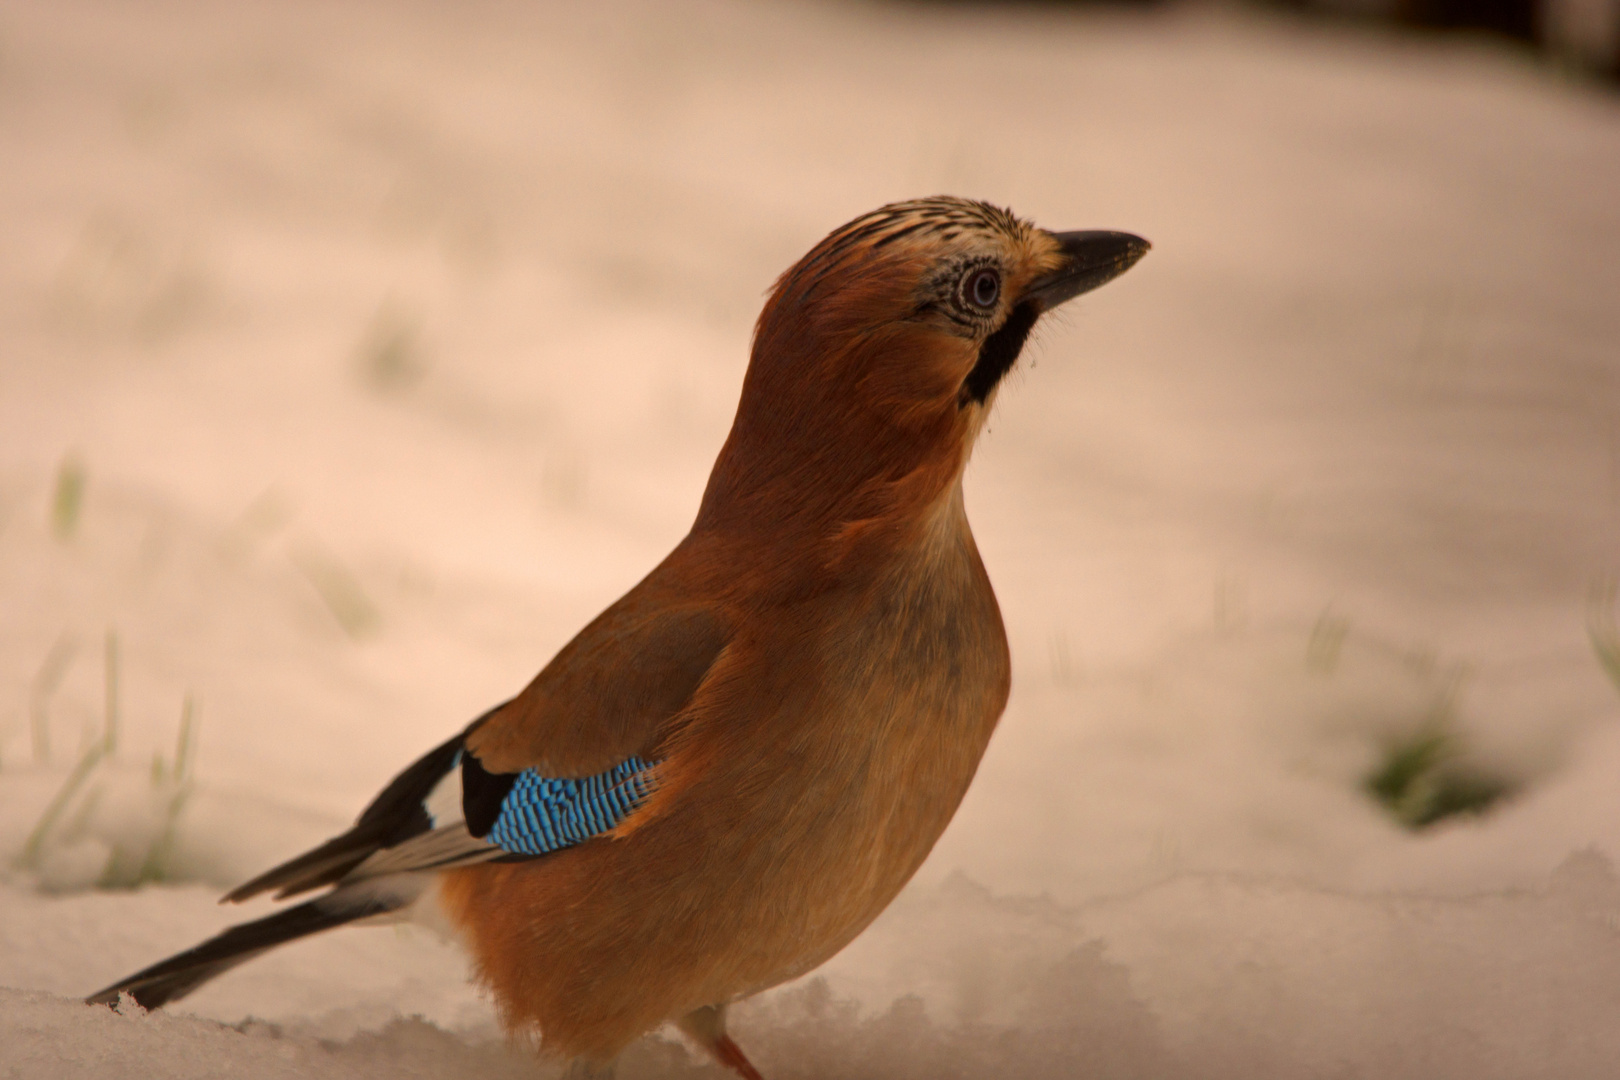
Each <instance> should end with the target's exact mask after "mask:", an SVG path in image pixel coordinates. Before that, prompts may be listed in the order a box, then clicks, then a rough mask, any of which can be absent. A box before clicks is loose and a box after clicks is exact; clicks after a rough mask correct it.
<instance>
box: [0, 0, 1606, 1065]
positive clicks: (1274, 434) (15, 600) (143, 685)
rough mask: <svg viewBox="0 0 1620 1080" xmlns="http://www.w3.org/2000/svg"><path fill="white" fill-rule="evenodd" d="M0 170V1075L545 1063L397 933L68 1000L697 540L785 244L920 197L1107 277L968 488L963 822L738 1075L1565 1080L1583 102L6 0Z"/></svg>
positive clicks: (1584, 448)
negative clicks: (157, 1008) (974, 560)
mask: <svg viewBox="0 0 1620 1080" xmlns="http://www.w3.org/2000/svg"><path fill="white" fill-rule="evenodd" d="M0 162H3V166H0V221H3V230H0V236H3V237H4V240H3V242H0V867H3V870H0V1074H4V1075H8V1076H18V1077H29V1078H34V1077H40V1078H52V1077H69V1076H90V1075H95V1076H136V1075H139V1076H162V1077H193V1076H195V1077H203V1076H219V1075H232V1076H243V1077H254V1078H258V1077H280V1076H294V1075H296V1076H306V1077H362V1076H363V1077H373V1076H375V1077H396V1076H423V1077H449V1076H465V1075H469V1074H472V1073H476V1074H477V1075H487V1076H492V1077H494V1076H533V1075H537V1074H539V1073H541V1072H543V1070H540V1069H539V1068H538V1067H537V1066H535V1065H534V1064H533V1062H532V1061H531V1060H530V1059H529V1058H527V1057H526V1056H525V1055H523V1054H521V1053H517V1052H512V1051H509V1050H508V1049H506V1048H505V1047H504V1046H503V1044H502V1042H501V1039H500V1036H499V1033H498V1031H497V1029H496V1027H495V1023H494V1019H493V1015H492V1012H491V1010H490V1008H489V1006H488V1004H487V1003H486V1002H485V1001H484V1000H483V999H482V998H481V997H480V996H479V995H478V993H477V992H476V991H475V990H473V989H472V988H471V987H469V986H468V985H467V983H466V980H465V970H464V967H463V965H462V962H461V960H460V959H459V957H458V955H457V954H456V953H455V952H454V951H453V950H451V949H450V948H448V947H446V946H444V945H442V944H440V943H438V942H437V941H435V940H433V939H432V938H431V937H429V936H427V935H426V934H425V933H422V934H418V933H416V932H413V931H394V930H354V931H347V932H344V933H341V934H334V935H329V936H327V937H323V938H317V939H314V940H310V941H307V942H304V943H300V944H298V945H296V946H293V947H290V948H287V949H285V950H282V951H280V952H277V953H275V954H273V955H272V956H269V957H267V958H265V959H262V960H259V961H256V962H254V963H252V964H250V965H248V966H246V967H244V968H241V969H239V971H237V972H236V973H233V974H231V975H229V976H227V977H225V978H223V979H221V980H220V981H219V982H217V983H214V984H211V985H210V986H209V987H208V988H207V989H206V990H205V991H203V992H201V993H198V994H197V995H196V996H195V997H193V998H190V999H187V1000H186V1001H185V1002H183V1003H182V1004H181V1005H180V1006H177V1007H175V1008H173V1009H171V1010H169V1011H168V1012H167V1013H166V1014H154V1015H152V1016H147V1017H123V1016H118V1015H115V1014H113V1013H112V1012H109V1011H107V1010H105V1009H91V1008H86V1007H83V1006H81V1005H79V1004H77V1001H76V999H77V998H78V997H79V996H80V995H82V994H84V993H86V992H88V991H91V990H93V989H95V988H97V987H99V986H101V985H103V984H105V983H106V982H108V981H109V980H111V979H113V978H115V977H117V976H120V975H123V974H125V973H127V972H128V971H130V970H132V969H134V968H136V967H138V966H141V965H144V964H146V963H148V962H150V961H153V960H155V959H158V958H160V957H161V956H164V955H166V954H167V953H169V952H171V951H174V950H176V949H179V948H181V947H184V946H187V945H190V944H192V943H193V942H194V941H195V940H197V939H198V938H200V937H202V936H204V935H206V934H208V933H211V932H213V931H214V930H216V929H218V928H220V927H222V926H224V925H225V924H227V923H229V922H234V921H239V920H240V919H242V918H243V917H246V916H252V915H257V914H260V913H262V911H263V910H264V908H263V907H261V906H254V905H250V906H249V908H248V909H246V910H244V909H230V910H227V909H223V908H220V907H218V906H216V904H215V899H216V898H217V896H218V895H219V894H220V893H221V891H223V890H224V889H226V888H227V887H229V886H231V885H234V884H237V883H239V882H240V881H241V880H243V879H244V878H245V877H246V876H248V875H250V874H252V873H255V872H257V871H259V870H261V869H263V868H265V867H266V866H268V865H269V864H271V863H273V862H275V861H278V860H280V859H282V858H285V857H287V856H289V855H291V854H294V853H295V852H297V851H298V850H300V849H301V848H302V847H304V846H306V845H309V844H312V843H315V842H318V841H320V840H322V839H324V838H325V837H326V836H328V835H330V834H331V833H333V832H335V831H337V830H339V829H340V828H342V827H343V826H344V825H345V824H346V822H348V821H349V820H350V819H352V817H353V816H354V815H355V814H356V813H357V812H358V810H359V808H360V807H361V806H362V805H363V803H364V802H365V800H366V799H367V798H368V797H369V796H370V795H371V794H372V793H373V791H374V790H375V789H376V788H377V787H378V786H379V785H380V784H381V783H383V782H385V781H386V780H387V779H388V778H389V777H390V776H392V775H393V774H394V773H395V772H397V771H398V770H399V769H400V768H402V767H403V766H404V765H406V764H407V763H409V762H410V761H411V760H412V759H413V758H414V757H415V756H416V755H417V754H418V753H420V752H421V751H423V750H425V749H427V748H428V747H430V746H432V745H434V744H435V743H437V742H438V741H439V740H441V739H442V738H443V737H444V736H445V735H446V733H448V732H450V731H451V730H453V729H455V728H457V727H459V726H460V725H461V724H463V723H465V722H466V721H467V720H469V719H470V718H471V717H473V716H474V715H476V714H477V713H478V712H480V711H481V710H482V709H483V708H485V707H486V706H487V705H488V704H490V703H492V702H494V701H496V700H499V699H501V698H502V697H503V696H505V695H509V694H511V693H513V692H514V691H516V690H517V689H518V688H520V687H521V686H522V685H523V684H524V682H526V680H527V679H528V678H529V676H530V675H531V674H532V673H533V672H534V671H535V670H536V669H537V668H538V667H539V666H540V664H541V663H543V662H544V661H545V660H546V659H547V658H549V656H550V655H551V653H552V652H553V651H554V650H555V649H556V648H558V647H559V646H560V645H561V644H562V643H563V642H564V641H565V640H566V639H567V638H568V637H569V636H570V635H571V634H572V633H573V631H574V630H576V629H577V628H578V627H579V626H580V625H582V624H583V623H584V622H585V621H586V620H587V619H588V618H589V617H590V616H591V615H593V614H594V613H595V612H596V611H597V610H598V609H600V608H601V607H602V606H603V605H604V604H606V603H607V602H609V601H610V600H612V599H613V598H614V597H615V596H617V595H618V594H619V593H620V592H621V591H622V590H624V589H625V588H626V587H628V586H629V585H630V584H632V583H633V582H634V581H635V580H636V579H637V578H639V577H640V576H641V574H643V573H644V572H645V571H646V569H647V568H649V567H650V566H651V565H652V564H653V563H654V562H655V561H656V560H657V559H658V558H659V557H661V556H662V555H663V553H664V552H665V551H666V550H667V549H668V548H669V547H670V546H671V545H673V543H674V542H675V541H676V540H677V539H678V538H679V537H680V536H681V534H682V533H683V532H684V530H685V528H686V526H687V524H688V522H689V520H690V517H691V515H692V513H693V511H694V509H695V506H696V502H697V498H698V495H699V493H700V491H701V489H702V485H703V482H704V479H705V477H706V474H707V469H708V466H709V463H710V461H711V459H712V456H713V454H714V453H715V451H716V450H717V448H718V447H719V444H720V441H721V440H722V438H723V437H724V434H725V431H726V428H727V426H728V424H729V422H730V418H731V414H732V410H733V408H734V405H735V397H736V392H737V389H738V386H739V384H740V381H741V377H742V373H743V368H744V364H745V362H746V358H747V348H748V338H749V331H750V328H751V324H752V320H753V318H754V316H755V314H756V313H757V309H758V305H759V303H760V301H761V299H762V296H763V293H764V291H765V289H766V288H767V287H768V286H769V284H770V283H771V281H772V280H773V278H774V277H775V275H776V274H777V273H779V272H780V271H781V270H782V269H784V268H785V267H786V266H788V265H789V264H790V263H791V262H793V261H794V260H795V259H796V258H797V257H798V256H799V255H800V254H801V253H802V252H803V251H805V250H806V249H807V248H808V247H809V246H810V245H811V244H812V243H814V242H815V241H816V240H817V239H819V238H820V237H821V236H822V235H823V234H825V233H826V232H827V231H828V230H830V229H831V228H833V227H834V226H836V225H838V224H840V223H842V222H843V221H845V220H847V219H849V218H851V217H853V216H855V215H856V214H858V213H861V212H863V211H865V210H868V209H871V208H872V207H875V206H877V205H879V204H881V203H883V202H886V201H890V200H893V199H898V198H906V197H911V196H917V195H923V194H931V193H935V192H951V193H956V194H962V195H969V196H976V197H982V198H987V199H991V200H993V201H996V202H998V203H1003V204H1006V205H1010V206H1012V207H1013V208H1014V209H1016V210H1017V211H1018V212H1019V213H1021V214H1024V215H1026V216H1029V217H1031V218H1033V219H1034V220H1035V221H1037V222H1039V223H1041V224H1044V225H1047V226H1049V227H1052V228H1057V229H1074V228H1119V229H1128V230H1131V231H1134V232H1138V233H1140V234H1142V235H1144V236H1147V237H1148V238H1150V239H1151V240H1152V241H1153V243H1154V250H1153V253H1152V254H1151V256H1149V257H1148V258H1147V259H1146V260H1145V261H1144V262H1143V263H1142V264H1141V265H1140V266H1139V267H1137V268H1136V269H1135V270H1133V271H1132V272H1131V273H1130V274H1129V275H1127V276H1126V277H1124V278H1122V279H1121V280H1120V281H1118V282H1116V283H1114V284H1112V285H1110V286H1108V287H1107V288H1106V289H1104V290H1102V291H1100V292H1098V293H1096V294H1095V295H1093V296H1090V297H1088V298H1086V299H1085V300H1083V301H1080V302H1078V303H1077V304H1075V305H1073V306H1072V307H1071V308H1067V309H1065V311H1064V313H1063V315H1062V316H1061V317H1059V318H1056V319H1054V320H1052V322H1051V325H1048V326H1046V327H1044V328H1043V330H1042V331H1041V332H1040V334H1039V338H1038V340H1037V341H1036V343H1035V344H1034V346H1033V347H1032V348H1031V349H1030V350H1028V352H1027V354H1026V355H1027V361H1026V364H1025V366H1024V368H1023V369H1022V371H1021V373H1020V374H1018V375H1017V376H1016V377H1015V379H1014V380H1013V382H1012V384H1011V385H1010V386H1009V388H1008V389H1007V390H1006V391H1005V392H1004V393H1003V395H1002V397H1001V404H1000V406H999V411H998V413H997V415H996V417H995V420H994V423H993V430H992V433H991V434H990V436H989V437H988V438H987V439H986V440H984V441H983V442H982V443H981V444H980V449H979V452H978V455H977V458H976V460H975V462H974V464H973V466H972V468H971V471H970V473H969V479H968V501H969V511H970V515H971V516H972V518H973V521H974V523H975V527H976V531H977V534H978V537H979V541H980V545H981V548H982V550H983V553H984V556H985V561H986V563H987V564H988V566H989V569H990V573H991V577H992V579H993V580H994V581H995V584H996V587H997V590H998V593H999V595H1000V598H1001V602H1002V607H1003V610H1004V613H1005V616H1006V620H1007V624H1008V630H1009V634H1010V636H1011V639H1012V643H1013V656H1014V668H1015V680H1014V689H1013V697H1012V702H1011V704H1010V706H1009V708H1008V711H1007V715H1006V718H1005V719H1004V721H1003V724H1002V728H1001V730H1000V732H999V734H998V735H997V737H996V740H995V742H994V743H993V745H992V747H991V750H990V754H989V756H988V757H987V759H986V761H985V763H984V766H983V769H982V770H981V773H980V777H979V779H978V781H977V783H976V786H975V788H974V790H973V791H972V793H971V794H970V796H969V798H968V800H967V803H966V804H965V805H964V807H963V809H962V812H961V813H960V815H959V816H958V818H957V820H956V822H955V823H954V824H953V826H952V827H951V830H950V831H949V832H948V833H947V834H946V836H945V838H944V840H943V841H942V842H941V844H940V846H939V847H938V849H937V850H936V852H935V854H934V857H933V859H932V860H931V861H930V863H929V864H928V865H927V866H926V867H925V869H924V871H923V872H922V874H921V875H920V876H919V878H918V880H917V881H916V883H915V884H914V885H913V887H912V888H911V889H910V890H908V892H907V893H906V894H905V895H904V896H902V898H901V900H900V901H899V902H897V904H896V905H895V907H894V908H893V909H892V910H891V911H890V912H889V913H888V914H887V915H885V916H884V918H883V919H882V920H880V922H879V923H878V924H877V925H876V926H874V927H873V928H872V930H871V931H870V932H869V933H868V934H867V935H866V936H865V937H863V938H862V939H861V940H860V941H858V942H857V943H856V944H855V945H853V946H852V947H850V948H849V949H848V950H846V952H845V953H844V954H843V955H841V956H839V957H838V958H837V959H835V960H834V961H833V962H832V963H831V964H829V965H828V966H827V967H826V968H825V969H824V970H823V971H822V972H820V973H818V974H817V975H815V976H813V977H812V978H810V979H807V980H805V981H803V982H801V983H800V984H798V985H795V986H791V987H787V988H784V989H783V990H781V991H779V992H776V993H773V994H771V995H767V996H766V997H765V998H763V999H761V1000H760V1001H758V1002H756V1003H754V1004H753V1005H751V1006H749V1007H748V1008H746V1009H744V1010H743V1011H742V1013H741V1015H740V1017H739V1019H738V1020H737V1022H736V1027H737V1029H738V1032H739V1039H740V1041H741V1042H742V1043H743V1045H744V1046H746V1047H747V1048H748V1049H749V1052H750V1053H751V1054H752V1055H753V1057H754V1059H755V1060H756V1062H758V1063H759V1064H760V1065H761V1067H762V1068H763V1069H764V1070H765V1072H766V1073H767V1075H769V1076H771V1077H773V1078H774V1080H785V1078H795V1077H805V1078H811V1077H834V1076H837V1077H873V1078H879V1077H918V1078H921V1077H963V1078H967V1077H990V1076H997V1077H1000V1076H1020V1077H1044V1076H1052V1077H1059V1076H1062V1077H1168V1078H1183V1077H1184V1078H1189V1080H1193V1078H1216V1077H1233V1078H1239V1077H1242V1078H1252V1077H1277V1078H1294V1077H1324V1078H1335V1080H1344V1078H1352V1077H1378V1078H1404V1077H1412V1078H1419V1077H1421V1078H1424V1080H1447V1078H1452V1077H1469V1078H1471V1080H1486V1078H1496V1077H1500V1078H1504V1080H1507V1078H1518V1077H1541V1076H1546V1077H1561V1078H1577V1077H1612V1076H1613V1075H1615V1068H1616V1066H1615V1064H1614V1063H1615V1062H1616V1061H1620V876H1617V873H1616V869H1615V860H1616V858H1617V857H1620V783H1617V778H1620V635H1617V633H1616V629H1615V595H1614V582H1615V580H1616V575H1617V574H1620V198H1617V193H1620V100H1617V99H1616V98H1615V97H1614V96H1613V95H1612V92H1607V91H1604V90H1602V89H1601V87H1599V86H1596V85H1590V84H1586V83H1583V82H1581V81H1579V80H1571V79H1570V78H1569V77H1567V76H1565V75H1561V74H1559V72H1558V71H1557V70H1556V69H1555V68H1553V67H1549V66H1546V65H1544V64H1541V63H1538V62H1537V61H1535V60H1534V59H1533V58H1532V56H1531V55H1530V54H1529V53H1526V52H1521V51H1518V50H1517V49H1515V48H1513V47H1511V46H1509V45H1508V44H1506V43H1505V42H1496V41H1490V40H1485V39H1473V38H1408V37H1404V36H1400V35H1399V34H1397V33H1396V32H1394V31H1390V30H1385V29H1381V28H1379V27H1377V26H1375V25H1371V24H1353V25H1342V24H1340V25H1324V24H1320V23H1315V22H1311V21H1307V20H1304V19H1301V18H1299V17H1297V16H1290V15H1286V14H1282V13H1272V14H1269V15H1267V14H1262V13H1257V12H1255V11H1252V10H1244V9H1233V10H1228V9H1208V8H1201V7H1181V6H1164V7H1155V8H1146V9H1129V8H1126V9H1108V8H1103V9H1096V8H1078V9H1070V8H1064V7H1059V6H1041V7H1035V8H1016V7H995V8H991V9H980V8H974V7H968V6H955V5H944V6H930V5H911V6H904V5H902V6H864V5H856V4H850V3H790V4H778V5H757V4H743V3H740V2H728V0H704V2H688V0H681V2H679V3H656V2H653V0H646V2H642V3H636V2H631V0H626V2H614V3H607V4H575V5H561V4H556V5H536V4H521V5H520V4H516V3H491V2H477V3H461V4H455V5H450V4H430V3H424V2H410V0H396V2H393V3H386V4H385V3H381V2H374V3H367V2H360V0H349V2H344V3H336V4H316V3H303V2H299V3H285V2H283V3H271V2H268V0H262V2H260V0H255V2H252V3H233V4H229V5H224V4H205V3H202V2H200V0H164V2H147V3H141V4H133V3H128V4H119V3H112V2H93V0H52V2H49V3H46V2H43V0H41V2H21V0H17V2H13V3H9V4H7V5H5V6H4V7H0ZM688 1075H690V1076H718V1075H719V1073H718V1072H717V1070H715V1069H714V1068H713V1067H712V1066H710V1065H708V1064H707V1063H705V1062H704V1061H702V1060H700V1059H697V1058H695V1057H693V1056H691V1055H689V1054H688V1053H687V1052H686V1051H685V1049H684V1048H683V1047H682V1045H681V1044H680V1043H679V1041H678V1039H676V1038H675V1037H674V1036H673V1035H664V1036H655V1037H653V1038H649V1039H648V1040H645V1041H644V1042H643V1043H642V1044H640V1045H639V1046H638V1047H637V1048H636V1049H635V1050H634V1051H633V1053H632V1054H631V1055H630V1056H629V1057H628V1058H627V1059H626V1061H625V1062H624V1064H623V1067H622V1070H621V1076H624V1077H665V1076H688Z"/></svg>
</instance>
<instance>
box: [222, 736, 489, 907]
mask: <svg viewBox="0 0 1620 1080" xmlns="http://www.w3.org/2000/svg"><path fill="white" fill-rule="evenodd" d="M500 708H501V706H499V705H497V706H496V707H495V708H493V709H491V710H489V712H487V713H485V714H484V715H483V716H480V717H479V718H478V719H477V720H474V721H473V722H472V723H471V724H469V725H468V726H467V729H466V730H465V731H463V732H461V734H459V735H457V736H455V737H454V738H452V739H449V740H447V741H446V742H443V743H441V744H440V745H438V746H436V747H434V748H433V749H432V750H429V751H428V752H427V753H426V754H424V755H423V756H422V757H421V758H419V759H417V761H416V762H415V763H414V764H413V765H411V767H410V768H408V769H406V770H405V771H404V772H402V773H400V774H399V775H398V776H396V777H394V779H393V780H392V781H391V782H390V783H389V784H388V786H387V787H385V788H383V790H382V793H381V794H380V795H378V796H377V797H376V798H375V799H373V800H372V801H371V805H369V806H367V807H366V808H365V810H363V811H361V813H360V817H359V818H358V819H356V821H355V823H354V828H352V829H350V830H349V831H348V832H346V833H344V834H342V835H341V836H334V837H333V838H332V839H330V840H328V841H327V842H326V843H324V844H322V845H321V846H320V847H318V848H315V849H314V850H312V851H307V852H305V853H304V854H302V855H300V856H298V857H297V858H296V859H292V860H290V861H288V862H284V863H282V864H281V865H280V866H277V867H275V868H274V869H272V870H267V871H266V872H264V873H262V874H260V875H259V876H258V877H256V878H254V879H253V880H252V881H249V882H248V883H247V884H245V885H241V886H238V887H237V888H235V889H233V890H231V891H230V892H229V893H226V894H225V901H228V902H230V903H239V902H241V901H243V900H246V899H248V898H249V897H253V896H257V895H258V894H259V893H262V892H265V891H267V890H270V889H275V890H277V892H276V899H277V900H285V899H286V898H287V897H289V896H295V895H297V894H298V893H302V892H308V891H309V890H311V889H319V888H321V887H322V886H323V885H332V884H335V883H337V882H338V881H340V880H342V878H343V876H344V875H345V874H347V873H349V871H351V870H353V869H354V868H355V867H356V866H359V865H360V864H361V863H363V862H365V861H366V859H368V858H369V857H370V856H371V855H372V854H373V853H374V852H377V851H379V850H381V849H383V848H387V847H393V846H394V845H395V844H398V843H400V842H401V841H403V840H408V839H410V838H411V837H413V836H417V835H419V834H421V833H425V832H427V831H428V830H429V829H431V828H432V827H433V822H432V821H431V820H430V819H429V818H428V813H427V810H426V808H425V807H424V806H423V805H422V801H423V800H424V799H426V798H427V797H428V794H429V793H430V792H432V790H433V788H434V787H435V786H436V785H437V784H438V783H439V781H440V780H442V779H444V776H445V774H446V773H448V772H449V771H450V769H451V766H452V765H453V764H454V762H455V760H456V755H457V754H458V753H460V752H461V750H462V747H463V745H464V744H465V743H466V740H467V736H468V735H470V734H472V733H473V731H474V730H476V729H477V727H478V726H479V725H480V724H482V723H483V722H484V721H485V720H488V719H489V718H490V717H491V716H493V715H494V714H495V713H496V712H497V711H498V710H499V709H500ZM469 760H470V759H469ZM480 771H482V770H480ZM486 775H487V774H486ZM507 786H508V787H510V786H511V784H510V782H508V784H507ZM501 796H502V797H503V798H504V797H505V791H502V793H501ZM499 802H500V799H497V800H496V803H497V805H498V804H499Z"/></svg>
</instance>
